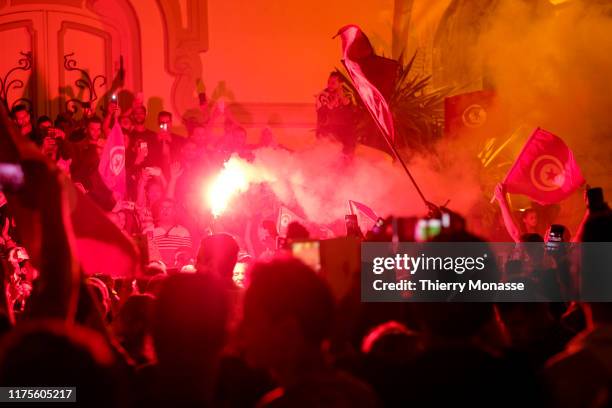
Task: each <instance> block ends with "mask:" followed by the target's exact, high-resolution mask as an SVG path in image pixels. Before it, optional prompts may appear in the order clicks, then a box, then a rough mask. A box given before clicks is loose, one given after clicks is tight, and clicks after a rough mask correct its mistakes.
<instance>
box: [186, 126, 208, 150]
mask: <svg viewBox="0 0 612 408" xmlns="http://www.w3.org/2000/svg"><path fill="white" fill-rule="evenodd" d="M190 139H191V140H193V142H194V143H195V144H196V145H197V146H206V145H207V144H208V141H209V135H208V131H207V130H206V128H205V127H204V126H196V127H194V128H193V131H192V132H191V138H190Z"/></svg>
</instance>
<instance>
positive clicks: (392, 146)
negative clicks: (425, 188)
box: [374, 120, 439, 212]
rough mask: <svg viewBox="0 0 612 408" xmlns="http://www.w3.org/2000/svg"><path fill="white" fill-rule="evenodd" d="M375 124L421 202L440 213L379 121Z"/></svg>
mask: <svg viewBox="0 0 612 408" xmlns="http://www.w3.org/2000/svg"><path fill="white" fill-rule="evenodd" d="M374 123H376V127H378V130H379V131H380V133H381V134H382V137H383V138H384V139H385V141H386V142H387V144H388V145H389V148H390V149H391V151H392V152H393V155H394V156H395V158H396V159H397V161H398V162H400V164H401V165H402V167H403V168H404V171H405V172H406V174H407V175H408V178H409V179H410V181H411V182H412V185H413V186H414V188H415V190H416V191H417V193H418V194H419V196H420V197H421V200H423V203H424V204H425V206H426V207H427V209H428V210H429V211H430V212H433V211H439V208H438V206H437V205H435V204H434V203H432V202H431V201H428V200H427V199H426V198H425V195H424V194H423V192H422V191H421V189H420V187H419V185H418V184H417V182H416V180H415V179H414V177H413V176H412V173H411V172H410V170H409V169H408V166H407V165H406V162H404V159H402V157H401V156H400V154H399V152H398V151H397V148H396V147H395V145H394V144H393V142H392V141H391V140H390V139H389V135H387V133H386V132H385V131H384V129H383V128H382V127H381V126H380V124H379V123H378V121H377V120H374Z"/></svg>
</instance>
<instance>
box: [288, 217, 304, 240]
mask: <svg viewBox="0 0 612 408" xmlns="http://www.w3.org/2000/svg"><path fill="white" fill-rule="evenodd" d="M308 238H310V232H308V230H307V229H306V227H305V226H303V225H302V224H300V223H299V222H297V221H292V222H291V223H290V224H289V225H288V226H287V239H308Z"/></svg>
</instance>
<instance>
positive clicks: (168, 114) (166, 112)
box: [157, 111, 172, 119]
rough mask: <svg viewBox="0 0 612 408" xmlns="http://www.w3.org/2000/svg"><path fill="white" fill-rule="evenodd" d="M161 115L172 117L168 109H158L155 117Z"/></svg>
mask: <svg viewBox="0 0 612 408" xmlns="http://www.w3.org/2000/svg"><path fill="white" fill-rule="evenodd" d="M162 116H169V117H170V119H172V114H171V113H170V112H168V111H160V112H159V113H158V114H157V119H159V118H161V117H162Z"/></svg>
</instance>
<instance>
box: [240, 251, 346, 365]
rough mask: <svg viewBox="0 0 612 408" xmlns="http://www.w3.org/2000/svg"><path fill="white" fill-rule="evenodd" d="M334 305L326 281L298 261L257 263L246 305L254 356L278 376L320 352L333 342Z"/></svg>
mask: <svg viewBox="0 0 612 408" xmlns="http://www.w3.org/2000/svg"><path fill="white" fill-rule="evenodd" d="M333 312H334V300H333V297H332V294H331V291H330V289H329V287H328V286H327V284H326V283H325V281H324V280H323V279H322V278H321V277H320V276H318V275H317V274H316V273H315V272H314V271H313V270H312V269H310V268H309V267H308V266H306V265H305V264H304V263H302V262H301V261H299V260H297V259H293V258H287V259H276V260H273V261H271V262H268V263H257V264H255V266H254V268H253V270H252V271H251V283H250V286H249V288H248V289H247V292H246V295H245V303H244V318H243V329H244V335H245V340H246V343H247V351H248V356H249V358H250V359H252V360H253V362H254V363H255V364H256V365H259V366H261V367H265V368H268V369H271V370H273V371H275V370H278V369H281V370H282V369H283V368H287V367H292V366H294V365H295V364H296V363H297V360H298V359H300V358H303V356H305V355H307V354H308V355H310V356H312V355H313V353H318V352H320V347H321V345H322V343H323V341H324V340H326V339H327V338H328V337H329V334H330V330H331V325H332V319H333Z"/></svg>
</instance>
